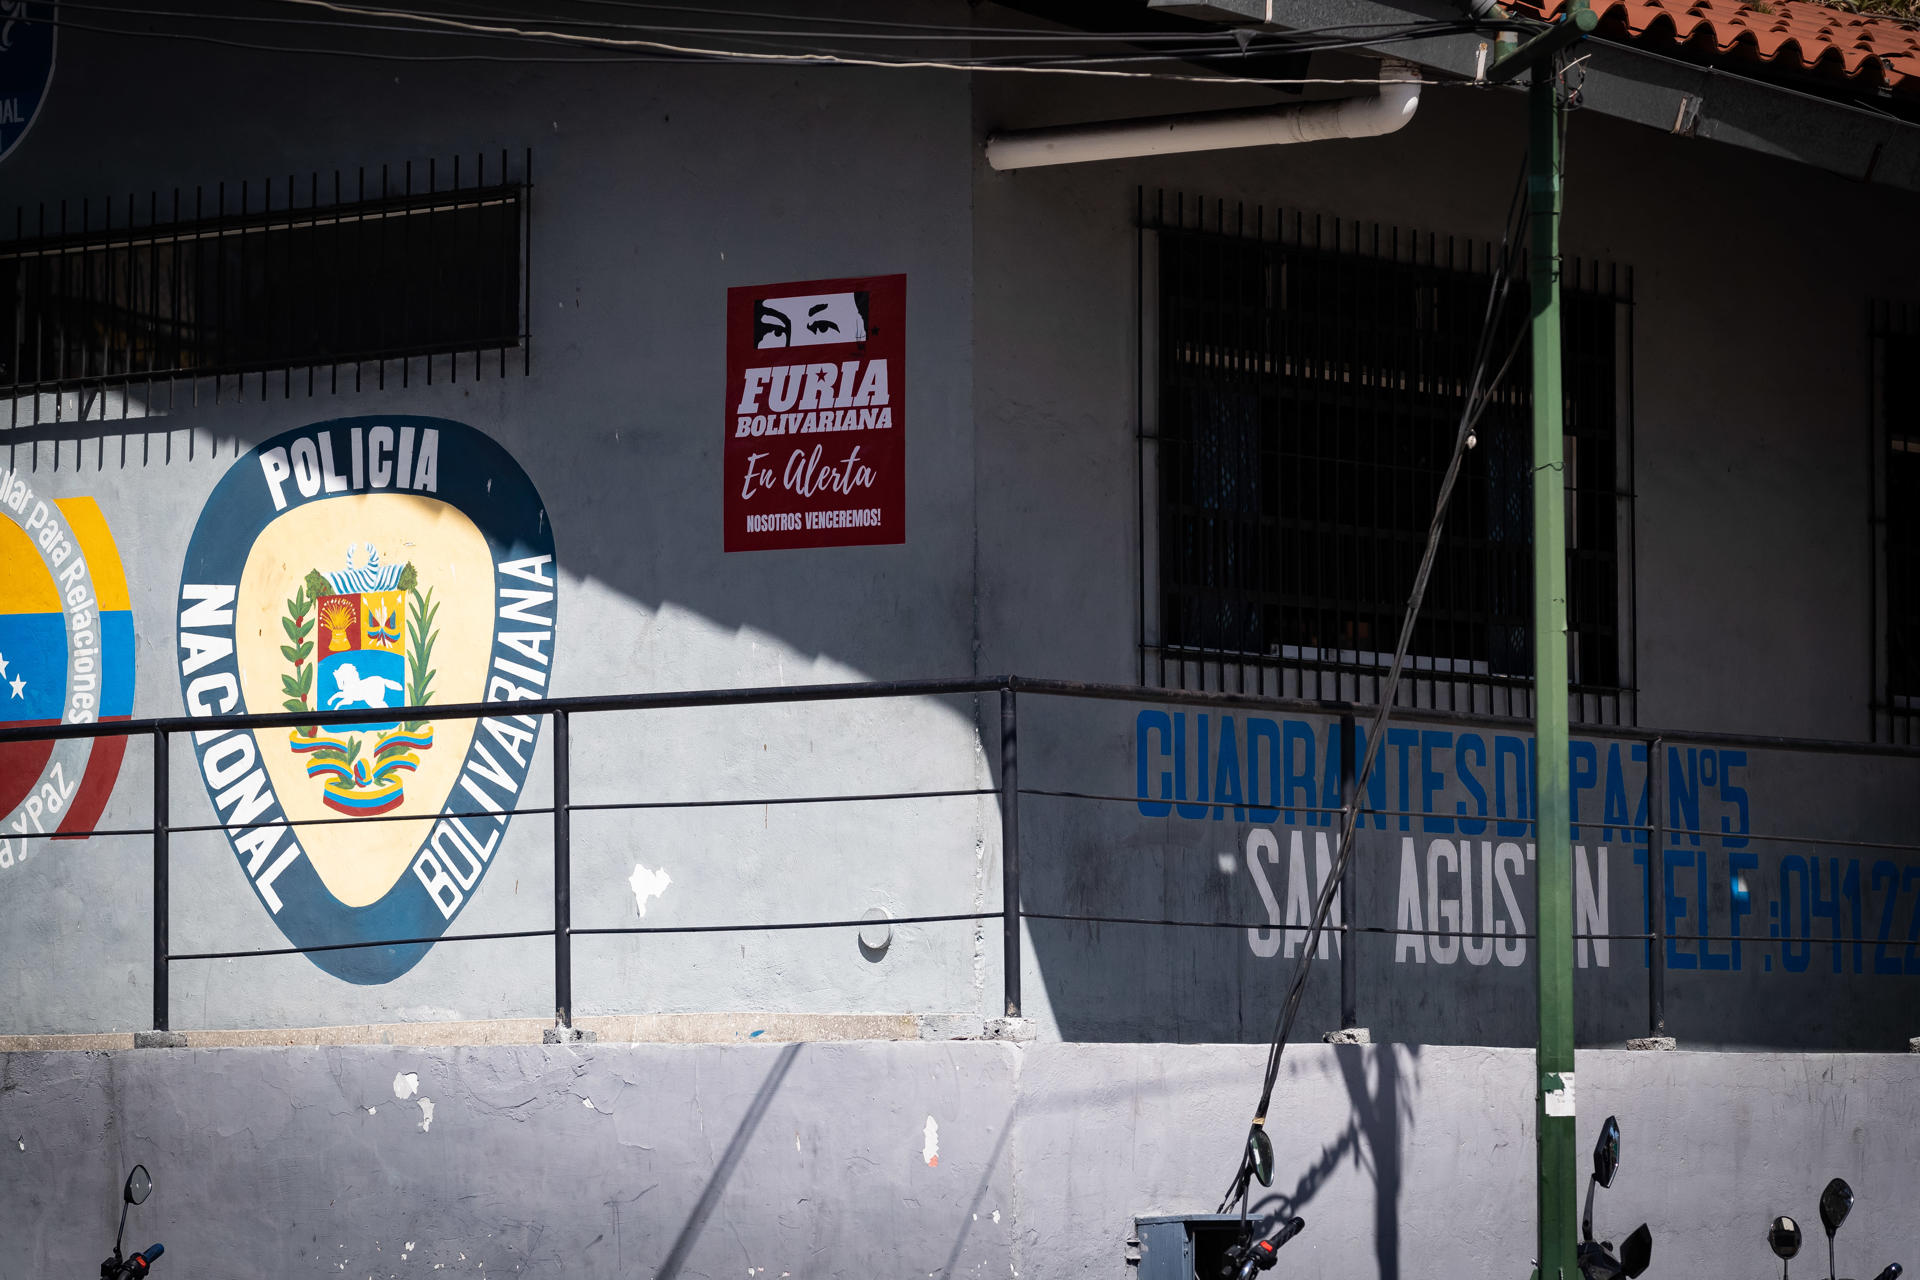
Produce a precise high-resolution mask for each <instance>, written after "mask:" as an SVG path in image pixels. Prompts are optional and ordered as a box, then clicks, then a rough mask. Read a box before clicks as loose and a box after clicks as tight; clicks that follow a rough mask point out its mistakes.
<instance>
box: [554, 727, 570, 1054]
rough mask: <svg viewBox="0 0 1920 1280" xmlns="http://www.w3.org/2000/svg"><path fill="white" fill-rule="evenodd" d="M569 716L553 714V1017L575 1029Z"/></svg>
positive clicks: (565, 1025)
mask: <svg viewBox="0 0 1920 1280" xmlns="http://www.w3.org/2000/svg"><path fill="white" fill-rule="evenodd" d="M571 752H572V748H571V747H570V746H569V744H568V741H567V713H566V712H565V711H556V712H554V713H553V1016H554V1019H555V1021H557V1022H558V1023H559V1024H560V1025H561V1026H563V1027H571V1026H572V1025H573V822H572V818H573V813H572V804H573V779H572V776H571V769H570V765H571Z"/></svg>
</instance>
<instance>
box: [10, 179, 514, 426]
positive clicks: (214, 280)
mask: <svg viewBox="0 0 1920 1280" xmlns="http://www.w3.org/2000/svg"><path fill="white" fill-rule="evenodd" d="M528 192H529V186H528V183H527V180H526V170H525V166H524V165H523V166H522V167H521V171H520V173H519V174H518V175H514V174H512V173H511V172H510V170H509V163H508V157H507V156H506V155H504V154H503V155H500V156H497V157H494V158H493V159H492V160H489V159H488V158H487V157H477V158H470V159H469V160H468V162H467V163H466V164H465V165H464V166H463V165H462V164H461V163H460V162H458V161H455V162H452V163H450V164H440V163H438V162H435V163H430V164H427V165H413V164H407V165H404V166H397V167H393V168H387V167H383V168H381V169H379V170H377V171H375V172H373V173H371V174H370V173H368V172H366V171H364V170H362V171H360V172H358V173H356V174H354V175H351V176H347V175H342V174H340V173H334V174H332V175H331V176H330V178H329V179H326V180H323V179H322V177H321V175H319V174H317V173H316V174H310V175H307V176H306V177H305V178H303V179H295V178H292V177H289V178H286V179H284V180H282V181H278V182H274V181H268V182H261V183H250V182H242V183H222V184H219V185H217V186H214V187H210V188H208V187H202V188H198V189H195V190H193V191H190V192H188V191H174V192H172V193H171V194H169V195H167V196H164V197H163V196H162V195H161V194H160V193H159V192H153V193H151V194H149V195H148V196H147V197H146V198H144V199H136V198H133V197H129V198H128V199H127V200H126V201H125V202H117V201H111V200H108V201H102V200H98V199H79V200H66V201H61V202H58V203H57V204H53V205H41V206H40V207H39V208H38V209H36V210H33V211H29V210H27V209H24V208H22V209H19V210H17V211H16V213H15V216H14V218H13V219H12V220H11V221H12V223H13V225H12V227H11V228H6V229H5V230H7V231H10V232H11V235H10V236H5V238H0V395H5V396H9V397H11V398H12V401H13V403H12V409H11V415H10V417H9V419H8V422H7V424H6V425H13V426H19V425H30V424H32V423H36V422H44V421H48V420H64V419H69V418H89V417H91V418H100V417H121V416H140V415H141V414H142V413H143V412H144V411H149V410H151V411H164V410H165V409H166V408H167V407H169V406H170V405H171V403H172V402H173V398H174V395H175V390H174V384H175V383H176V382H188V383H194V384H196V385H195V393H196V394H197V393H198V392H199V390H200V388H199V386H198V385H197V384H198V383H199V382H200V380H203V379H204V380H210V390H211V392H212V394H214V395H215V396H216V397H217V396H219V395H222V394H226V393H228V392H229V391H231V392H233V393H236V394H237V393H241V392H243V391H245V390H247V389H249V388H250V387H251V386H252V385H254V383H256V382H257V385H258V389H259V391H260V393H261V394H262V395H265V394H267V393H268V391H269V389H270V388H271V389H273V390H278V391H281V392H283V393H285V394H291V392H292V390H293V388H294V385H295V383H296V381H299V382H300V383H302V384H303V385H304V387H305V389H306V390H308V391H312V390H314V389H316V386H317V385H318V384H319V383H320V382H321V381H322V380H324V383H325V385H326V388H327V389H329V390H339V389H341V384H342V383H343V382H345V383H346V385H347V386H348V387H349V388H351V387H357V386H359V385H361V384H362V383H364V382H366V381H372V382H374V383H376V384H377V385H384V383H385V381H386V379H387V378H388V377H389V376H390V375H391V376H393V377H394V378H396V379H398V380H400V381H402V382H406V381H409V380H410V379H412V378H413V377H416V376H419V377H424V378H425V379H427V380H429V381H431V380H432V379H433V378H434V377H435V376H436V361H435V360H434V359H433V357H436V356H439V357H445V358H443V359H441V360H439V361H438V362H437V363H438V366H439V370H440V376H446V377H452V376H459V375H460V374H461V372H462V370H463V366H464V367H465V368H466V369H468V370H470V371H471V372H472V373H473V374H476V375H477V374H478V373H480V372H483V371H486V370H487V368H488V366H489V365H491V367H492V371H494V372H497V373H504V372H505V371H506V367H507V352H508V351H509V350H514V351H516V352H517V354H518V356H519V358H518V359H516V360H515V362H514V363H515V364H517V365H519V366H520V367H521V368H522V369H524V367H525V348H526V314H527V313H526V307H525V297H524V294H525V285H526V254H525V245H526V233H527V219H526V211H527V196H528ZM489 356H491V357H492V359H491V360H489V359H488V357H489ZM462 357H465V358H464V359H463V358H462ZM295 371H300V373H301V376H300V378H298V379H297V380H296V378H295ZM250 375H257V377H254V378H251V379H250Z"/></svg>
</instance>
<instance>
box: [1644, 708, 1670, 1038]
mask: <svg viewBox="0 0 1920 1280" xmlns="http://www.w3.org/2000/svg"><path fill="white" fill-rule="evenodd" d="M1666 782H1667V745H1666V741H1665V740H1664V739H1661V738H1655V739H1654V740H1653V741H1652V742H1650V743H1648V744H1647V911H1648V914H1649V915H1650V916H1652V918H1653V919H1652V924H1653V928H1652V929H1651V930H1650V931H1649V932H1651V933H1652V934H1653V942H1652V943H1651V944H1650V947H1649V950H1650V951H1651V953H1652V954H1651V955H1650V956H1649V957H1648V960H1649V963H1648V965H1647V1034H1648V1035H1650V1036H1664V1035H1665V1034H1667V939H1666V933H1667V871H1666V847H1665V846H1666V832H1667V786H1666Z"/></svg>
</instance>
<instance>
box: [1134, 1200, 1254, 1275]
mask: <svg viewBox="0 0 1920 1280" xmlns="http://www.w3.org/2000/svg"><path fill="white" fill-rule="evenodd" d="M1133 1232H1134V1239H1135V1240H1137V1241H1138V1242H1139V1249H1140V1258H1139V1262H1138V1268H1139V1269H1138V1271H1137V1272H1136V1273H1135V1274H1136V1275H1137V1277H1138V1280H1217V1277H1218V1276H1219V1275H1220V1268H1221V1267H1222V1266H1223V1265H1224V1262H1225V1258H1226V1252H1227V1250H1228V1249H1229V1248H1231V1247H1232V1246H1233V1244H1234V1242H1235V1241H1237V1240H1239V1238H1240V1215H1239V1214H1237V1213H1187V1214H1181V1215H1179V1216H1168V1217H1158V1218H1135V1219H1134V1220H1133Z"/></svg>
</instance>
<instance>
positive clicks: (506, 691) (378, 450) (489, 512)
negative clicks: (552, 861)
mask: <svg viewBox="0 0 1920 1280" xmlns="http://www.w3.org/2000/svg"><path fill="white" fill-rule="evenodd" d="M556 582H557V578H556V574H555V562H554V550H553V534H552V530H551V528H550V527H549V526H548V523H547V512H546V507H545V506H544V504H543V503H542V502H541V501H540V497H539V495H538V493H536V492H535V490H534V487H533V482H532V481H531V480H529V479H528V478H527V475H526V473H525V472H524V471H522V470H521V469H520V466H519V464H518V463H516V462H515V461H514V460H513V458H512V457H511V456H510V455H509V454H508V453H507V452H506V451H505V450H504V449H502V448H501V447H500V446H499V445H498V444H496V443H495V442H494V441H493V440H491V439H489V438H488V437H487V436H485V435H483V434H481V433H480V432H478V431H476V430H474V429H473V428H471V427H467V426H464V425H462V424H460V423H457V422H450V421H447V420H445V419H439V418H419V417H368V418H343V419H338V420H336V421H332V422H324V423H320V424H317V425H315V426H312V427H303V428H301V429H299V430H296V431H289V432H287V433H285V434H284V435H280V436H276V437H275V438H273V439H272V440H269V441H267V442H266V443H264V444H262V445H260V446H259V447H258V448H256V449H254V450H253V451H251V452H250V453H248V454H246V455H245V456H244V457H242V458H240V459H239V460H238V461H236V462H235V463H234V464H233V466H232V467H230V468H229V469H228V471H227V473H226V475H225V476H224V477H223V478H222V479H221V481H220V483H219V484H218V485H217V486H216V487H215V489H214V492H213V496H212V497H211V498H210V499H209V500H208V502H207V506H206V509H205V510H204V511H203V512H202V513H201V516H200V520H199V523H198V524H197V525H196V526H195V528H194V533H193V538H192V541H191V543H190V544H189V546H188V549H187V562H186V566H185V569H184V570H183V572H182V574H181V580H180V632H179V660H180V687H181V692H182V695H183V697H184V698H185V701H186V707H187V712H188V714H189V715H193V716H214V715H223V714H239V713H242V712H261V711H293V712H300V711H313V712H320V711H329V712H345V711H353V712H361V713H364V714H363V715H361V716H359V717H357V718H355V719H352V720H351V721H348V722H346V723H333V724H300V725H297V726H295V727H294V728H293V729H291V730H288V729H287V728H285V727H280V728H277V729H261V730H235V731H231V732H224V733H223V732H221V731H219V730H217V729H215V730H209V731H206V732H202V733H197V734H195V735H194V750H195V753H196V755H197V758H198V762H199V766H200V772H201V774H202V776H203V778H204V780H205V781H206V784H207V791H208V794H209V795H210V796H211V797H212V800H213V805H214V809H215V811H216V812H217V813H218V815H219V817H220V820H221V821H222V822H223V823H225V824H226V826H227V837H228V839H229V841H230V842H231V843H232V846H233V850H234V854H235V856H236V857H237V858H238V860H239V864H240V868H241V870H242V871H243V872H244V874H245V875H246V877H247V880H248V882H249V883H250V884H251V885H252V887H253V891H254V893H255V895H256V896H257V897H258V898H259V900H260V903H261V905H262V906H264V907H265V908H266V909H267V911H268V913H269V914H270V915H271V916H272V917H273V920H274V922H275V923H276V924H277V925H278V926H279V927H280V930H281V932H283V933H285V934H286V936H287V938H288V939H289V940H290V941H292V942H293V943H294V944H295V945H297V946H326V945H330V944H339V943H352V942H377V941H380V940H382V939H389V938H391V939H399V938H435V937H438V936H440V935H441V934H442V933H444V932H445V931H446V929H447V928H448V926H449V925H450V924H451V923H452V921H453V919H454V917H455V916H457V915H458V914H459V913H460V910H461V908H462V907H464V906H465V905H466V903H467V901H468V900H469V899H470V898H471V897H472V896H473V894H474V893H475V892H477V891H478V889H479V886H480V882H481V880H482V879H483V878H484V877H485V875H486V873H487V870H488V868H489V867H491V866H492V864H493V862H494V861H495V859H496V857H497V856H498V855H499V853H500V848H501V842H502V840H503V839H504V837H505V834H506V830H507V826H508V824H509V822H510V820H511V810H512V809H513V808H514V806H515V803H516V801H517V800H518V799H519V796H520V792H521V790H522V788H523V787H524V786H525V784H526V779H527V773H528V770H529V768H530V766H531V765H532V762H533V749H534V745H535V743H536V742H537V740H538V737H539V732H540V723H539V721H538V720H537V719H536V718H535V717H532V716H527V715H519V714H515V713H513V712H512V711H511V710H510V709H506V708H508V707H510V705H511V704H512V703H514V702H516V701H523V700H526V699H529V698H541V697H545V696H546V695H547V687H548V677H549V674H550V672H551V670H552V663H553V636H554V624H555V603H556V600H555V595H556V591H557V587H556ZM459 702H499V703H502V704H505V705H504V706H503V710H502V712H501V714H500V715H498V716H491V717H487V718H485V719H481V720H477V721H476V720H445V721H441V722H439V723H437V724H436V723H435V722H434V721H432V720H431V719H428V718H426V717H425V716H424V715H422V714H421V713H419V712H417V711H416V712H410V713H403V710H402V709H403V708H409V707H411V708H419V707H425V706H431V705H434V704H444V703H459ZM431 946H432V944H431V943H418V942H415V943H408V944H405V945H397V946H373V947H355V948H349V949H344V950H337V951H319V952H312V953H310V954H309V958H310V959H311V960H312V961H313V962H314V963H315V964H317V965H319V966H320V967H321V968H322V969H324V970H326V971H327V972H329V973H331V974H334V975H335V976H337V977H340V978H344V979H346V980H347V981H349V982H357V983H366V984H371V983H382V982H390V981H392V980H393V979H395V978H397V977H399V976H400V975H401V974H403V973H405V972H406V971H407V970H408V969H410V968H412V967H413V966H414V965H415V964H417V963H419V961H420V959H421V957H422V956H424V955H425V954H426V952H427V950H428V948H429V947H431Z"/></svg>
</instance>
